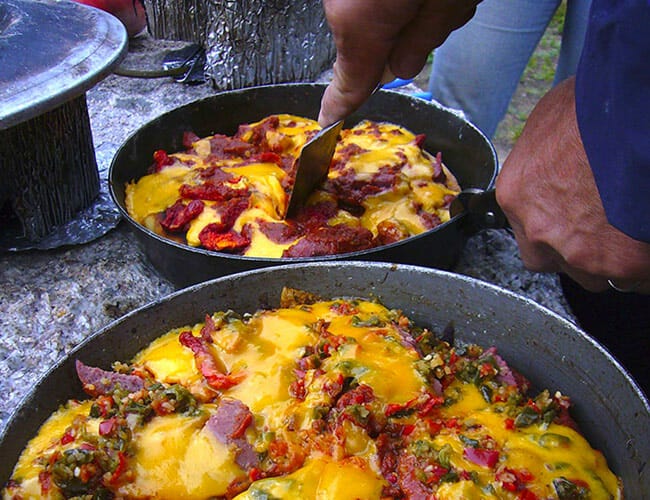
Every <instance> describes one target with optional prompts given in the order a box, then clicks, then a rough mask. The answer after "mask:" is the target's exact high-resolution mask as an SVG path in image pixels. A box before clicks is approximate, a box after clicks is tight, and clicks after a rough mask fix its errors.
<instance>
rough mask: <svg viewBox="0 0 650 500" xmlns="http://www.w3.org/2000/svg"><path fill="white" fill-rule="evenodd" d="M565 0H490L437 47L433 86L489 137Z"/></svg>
mask: <svg viewBox="0 0 650 500" xmlns="http://www.w3.org/2000/svg"><path fill="white" fill-rule="evenodd" d="M560 1H561V0H484V1H483V2H482V3H480V4H479V6H478V8H477V11H476V14H475V16H474V17H473V18H472V20H471V21H470V22H469V23H468V24H466V25H465V26H463V27H462V28H460V29H459V30H456V31H454V32H453V33H452V34H451V35H450V36H449V38H448V39H447V40H446V41H445V43H444V44H442V46H441V47H439V48H438V49H436V51H435V53H434V57H433V68H432V71H431V79H430V83H429V91H430V92H431V94H432V96H433V99H435V100H437V101H439V102H440V103H441V104H443V105H445V106H448V107H451V108H456V109H460V110H462V111H463V112H464V113H465V115H466V116H467V118H468V119H469V120H470V121H471V122H473V123H474V124H475V125H476V126H477V127H478V128H480V129H481V130H482V131H483V133H485V134H486V135H487V136H488V137H492V136H493V135H494V132H495V131H496V128H497V125H498V124H499V122H500V121H501V119H502V118H503V116H504V115H505V113H506V111H507V109H508V104H509V103H510V99H511V98H512V95H513V94H514V91H515V89H516V88H517V84H518V83H519V79H520V77H521V74H522V73H523V71H524V69H525V68H526V64H527V63H528V60H529V59H530V56H531V55H532V53H533V51H534V50H535V47H536V46H537V44H538V43H539V40H540V38H541V37H542V35H543V34H544V31H545V30H546V27H547V26H548V24H549V21H550V20H551V18H552V16H553V13H554V12H555V10H556V9H557V7H558V6H559V4H560Z"/></svg>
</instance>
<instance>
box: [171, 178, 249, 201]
mask: <svg viewBox="0 0 650 500" xmlns="http://www.w3.org/2000/svg"><path fill="white" fill-rule="evenodd" d="M178 192H179V193H180V195H181V197H182V198H189V199H192V200H210V201H226V200H231V199H233V198H244V197H246V196H248V194H249V190H248V188H242V189H234V188H231V187H230V186H226V185H225V184H216V183H212V182H210V181H206V182H204V183H203V184H197V185H194V186H190V185H189V184H183V185H181V187H180V189H179V190H178Z"/></svg>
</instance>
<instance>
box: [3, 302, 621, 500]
mask: <svg viewBox="0 0 650 500" xmlns="http://www.w3.org/2000/svg"><path fill="white" fill-rule="evenodd" d="M341 305H343V306H344V307H343V308H341ZM211 320H212V322H213V323H214V324H215V325H217V326H215V330H214V332H212V333H210V335H211V338H212V342H210V343H207V344H205V345H206V346H207V347H206V348H207V350H208V352H209V355H210V356H211V357H212V359H213V360H214V362H215V364H216V366H217V367H218V369H219V370H221V371H223V372H224V373H228V374H235V375H243V379H242V380H241V381H240V382H239V383H238V384H236V385H234V386H232V387H230V388H226V389H223V390H221V391H217V390H215V389H211V388H209V387H208V385H207V383H206V381H205V379H204V378H203V376H202V374H201V372H200V370H199V367H198V366H197V360H196V359H197V358H196V357H195V355H194V354H193V352H192V350H191V349H189V348H188V347H185V346H183V345H181V343H180V342H179V335H180V334H181V333H182V332H187V331H189V332H191V334H192V335H194V336H195V337H201V336H202V335H206V331H208V330H204V326H205V323H197V324H195V325H192V326H186V327H183V328H177V329H174V330H171V331H170V332H169V333H167V334H165V335H163V336H161V337H160V338H158V339H156V340H154V341H153V342H152V343H151V344H150V345H149V346H148V347H146V348H145V349H143V350H142V351H141V352H140V353H139V354H138V355H137V356H136V357H135V358H134V360H133V362H132V365H133V366H135V367H137V368H139V369H140V370H142V371H146V372H147V373H149V374H151V375H152V376H153V378H154V379H155V380H157V381H159V382H161V383H165V384H181V385H183V386H185V387H187V388H188V389H189V390H190V391H191V392H192V393H194V394H196V395H197V397H199V399H200V400H201V401H204V402H203V403H202V404H200V406H199V408H200V411H199V412H198V413H193V414H187V415H184V414H176V413H172V414H166V415H158V416H153V418H150V419H149V420H148V421H147V422H146V424H145V425H142V426H136V427H134V428H133V440H132V444H131V446H130V448H129V452H128V454H129V458H128V470H129V476H128V478H130V479H128V480H125V481H123V482H121V483H120V484H119V485H118V486H116V489H115V493H116V494H117V495H118V496H120V495H121V496H123V497H125V498H157V499H177V498H183V499H207V498H211V497H215V496H221V495H228V494H229V492H230V489H229V488H230V487H231V486H232V485H233V484H237V483H238V482H242V481H244V482H245V481H246V478H247V477H248V476H247V474H249V472H250V471H246V470H243V469H242V468H241V467H240V466H239V465H238V464H237V462H236V453H237V448H236V447H234V446H231V445H228V444H225V443H223V442H221V441H220V440H219V439H218V438H217V437H216V435H215V434H214V433H213V432H212V431H210V429H209V427H208V426H206V425H205V424H206V422H207V421H208V419H209V418H210V417H211V415H214V414H215V412H216V411H217V410H218V405H219V400H220V398H223V397H225V398H229V399H236V400H239V401H241V402H242V403H243V404H244V405H246V406H247V407H248V408H249V409H250V412H251V413H252V420H251V422H250V425H249V426H248V427H246V428H245V434H243V435H244V436H245V439H246V440H247V441H248V443H249V444H250V446H252V447H253V449H254V450H255V451H256V452H258V453H259V454H260V456H265V455H266V454H267V453H269V441H270V440H274V439H279V440H280V442H283V443H287V445H288V447H290V448H291V447H293V449H294V450H300V452H302V453H305V456H304V457H303V458H304V463H302V465H300V464H298V465H297V466H295V467H294V468H292V469H290V471H289V473H285V474H280V475H276V476H273V477H267V478H264V479H258V480H255V481H252V483H251V484H250V486H249V487H248V489H247V490H246V491H244V492H242V493H240V494H239V495H238V496H237V497H236V498H237V499H239V500H245V499H251V500H252V499H256V498H287V499H289V498H291V499H293V498H305V499H325V500H328V499H336V500H340V499H348V498H349V499H358V498H359V499H361V498H362V499H369V500H370V499H380V498H382V495H383V494H384V488H385V487H386V486H387V485H388V481H387V479H386V478H384V477H383V476H382V472H381V471H382V466H381V458H380V455H381V454H380V447H379V445H378V442H377V441H376V438H375V437H373V434H372V433H371V432H370V431H369V430H368V429H367V428H366V427H364V425H362V423H361V422H360V421H358V420H355V418H354V417H352V418H342V419H341V420H338V421H337V424H336V430H335V431H333V432H329V431H327V432H325V433H324V434H319V432H317V431H314V425H316V424H317V420H319V419H320V418H321V417H320V416H318V412H319V409H320V408H323V407H328V408H331V411H333V412H334V414H335V415H336V414H337V413H336V412H340V415H343V413H344V412H345V411H348V410H349V411H352V413H351V414H350V415H355V414H356V415H357V416H359V418H362V419H363V415H364V412H366V413H365V414H366V416H367V415H368V414H369V413H370V412H377V413H376V415H377V417H376V418H378V422H381V421H384V420H386V417H384V415H387V413H385V412H386V410H387V408H388V407H389V405H398V406H403V407H406V408H408V407H409V405H411V404H412V403H413V401H416V400H419V399H421V398H423V397H425V396H426V395H430V394H431V393H432V391H433V389H432V388H431V387H430V386H429V384H428V383H427V380H426V378H425V377H424V375H422V374H421V372H420V371H419V369H418V368H417V367H418V363H419V362H420V361H421V358H420V356H419V355H418V353H417V351H416V350H415V349H414V348H413V347H411V346H410V345H409V344H408V343H407V342H405V341H404V339H403V338H402V337H401V335H402V333H401V331H400V329H399V328H398V326H397V324H396V323H395V317H394V315H393V314H392V313H391V311H389V310H387V309H386V308H385V307H383V306H382V305H380V304H377V303H374V302H369V301H354V302H352V303H348V302H343V303H342V302H341V301H324V302H317V303H315V304H313V305H309V306H302V307H293V308H281V309H276V310H269V311H260V312H258V313H256V314H255V315H253V316H252V317H250V318H246V319H238V318H235V317H233V316H232V315H227V314H223V313H216V314H215V315H213V316H212V318H211ZM202 338H203V337H202ZM324 343H325V344H327V345H330V347H329V348H328V350H326V351H322V352H325V353H326V354H324V355H323V356H322V359H321V360H320V364H317V365H306V366H303V367H302V368H300V369H298V364H297V361H298V360H300V359H302V358H303V357H304V356H305V355H309V353H315V352H317V350H316V346H319V347H318V349H324V347H323V345H324ZM332 346H333V347H332ZM310 349H311V350H310ZM319 352H320V351H319ZM345 380H352V381H354V387H358V388H361V387H368V388H369V389H368V390H369V391H370V394H371V395H372V397H371V399H370V400H369V401H367V405H366V406H364V404H362V403H361V402H359V401H357V402H356V403H354V402H353V404H350V405H349V406H346V405H343V406H341V407H340V408H339V402H337V399H336V398H337V397H338V396H337V390H332V389H331V387H332V386H333V385H335V384H339V386H338V387H339V389H338V390H342V384H343V381H345ZM298 381H301V383H302V388H303V390H304V393H303V394H302V395H300V396H297V395H296V390H297V389H296V383H297V382H298ZM353 390H354V389H353ZM444 396H445V398H446V399H447V402H446V403H445V404H444V405H441V406H439V407H438V408H437V409H436V410H435V412H434V413H433V416H431V415H429V414H425V415H420V414H418V412H417V411H416V412H411V413H409V412H407V413H405V414H404V415H403V416H397V417H395V418H396V420H395V423H396V424H399V425H404V426H405V427H404V429H406V428H408V429H410V430H409V431H408V432H405V433H404V438H405V439H407V442H409V443H411V444H412V443H425V444H426V446H424V445H422V446H424V448H431V449H433V450H434V453H435V454H442V451H441V450H443V449H444V450H446V452H445V453H446V460H447V462H448V465H447V466H451V467H452V469H453V470H455V471H462V472H463V474H465V476H463V477H459V478H458V480H456V481H452V482H448V481H442V482H440V483H439V484H438V485H437V487H436V490H435V491H434V493H435V497H436V498H438V499H440V500H454V499H456V500H460V499H465V500H467V499H474V498H476V499H501V498H505V499H510V498H512V499H514V498H515V495H514V494H513V493H512V492H511V491H509V490H508V489H507V488H504V487H503V484H502V483H501V482H500V480H499V479H498V471H499V470H502V469H503V468H508V469H509V470H516V471H526V473H528V474H530V476H531V477H532V478H534V481H532V482H530V483H529V484H527V485H526V486H527V487H528V489H529V491H530V492H532V493H534V494H536V495H537V496H538V497H539V498H555V492H554V490H553V486H552V482H553V480H554V479H557V478H570V479H572V480H573V479H579V480H580V481H582V482H583V483H584V484H587V485H588V486H589V490H590V492H591V497H590V498H593V499H601V498H602V499H609V498H621V492H620V489H619V486H618V479H617V478H616V476H615V475H614V474H613V473H612V472H611V471H610V470H609V469H608V468H607V464H606V462H605V459H604V457H603V456H602V454H600V453H599V452H598V451H595V450H593V449H592V448H591V446H590V445H589V443H587V441H586V440H585V439H584V438H583V437H582V436H581V435H580V434H578V433H577V432H576V431H574V430H572V429H570V428H568V427H564V426H560V425H557V424H549V425H541V424H537V425H530V426H528V427H524V428H513V426H512V425H510V424H508V419H509V414H508V411H506V410H507V408H506V406H504V404H503V403H498V404H490V403H488V402H486V401H485V399H483V397H482V396H481V393H480V392H479V390H478V389H477V387H476V386H474V385H473V384H467V383H462V382H461V381H460V380H458V379H455V380H454V381H453V382H452V383H451V384H450V385H448V387H446V389H445V392H444ZM338 401H340V400H338ZM91 403H92V402H91V401H87V402H84V403H81V404H78V403H70V404H69V405H68V406H67V407H65V408H62V409H61V410H59V411H58V412H56V413H54V414H53V415H52V417H51V418H50V419H49V420H48V421H47V422H46V423H45V424H44V425H43V426H42V427H41V429H40V430H39V433H38V435H37V436H36V437H35V438H34V439H32V440H31V441H30V443H29V444H28V446H27V448H26V450H25V451H24V453H23V454H22V455H21V458H20V460H19V462H18V464H17V465H16V468H15V470H14V474H13V476H12V479H14V480H15V481H18V482H19V487H20V490H19V493H20V494H21V495H22V496H23V498H30V497H31V498H36V497H39V496H40V488H41V485H40V482H39V473H40V472H41V471H42V470H43V464H44V463H47V461H48V457H49V456H51V455H52V454H53V453H61V452H63V451H65V450H66V449H70V448H72V447H74V446H75V444H74V442H73V443H69V442H65V443H64V442H63V441H62V439H61V436H62V435H63V434H64V433H66V431H67V430H68V429H69V428H70V426H71V425H72V424H73V422H76V423H77V424H76V425H78V424H79V422H81V425H82V427H83V429H84V432H85V433H86V434H87V435H89V436H95V439H96V438H97V437H98V436H99V429H100V423H99V422H100V419H97V418H89V417H88V416H87V415H88V412H89V410H90V406H91ZM333 407H336V409H334V408H333ZM355 411H356V413H355ZM429 418H433V419H434V420H436V421H439V422H443V423H445V422H446V423H449V425H447V424H444V425H441V426H440V428H439V429H438V430H436V431H435V432H434V433H433V434H432V432H431V427H430V426H429V423H427V419H429ZM320 422H321V423H322V421H320ZM452 423H453V424H452ZM395 429H399V427H396V428H395ZM391 432H393V433H395V432H398V431H396V430H393V431H391ZM398 435H399V433H398V434H393V438H395V436H398ZM468 440H469V441H470V442H471V441H475V442H485V440H488V441H489V442H491V443H492V444H491V445H490V446H492V447H493V448H494V449H495V450H498V452H499V458H498V462H497V463H496V464H494V465H492V466H488V465H481V464H479V463H476V462H475V461H473V460H471V459H470V458H468V456H467V455H466V454H465V452H466V449H467V446H468ZM405 449H408V448H405ZM399 453H402V452H399ZM287 456H289V455H287ZM416 456H417V455H416ZM441 463H442V462H441ZM495 474H496V478H497V479H495ZM416 477H417V476H416ZM468 477H471V480H470V479H468ZM487 485H489V488H488V487H487ZM4 498H10V496H9V494H8V493H7V492H6V491H5V493H4ZM46 498H60V497H59V496H58V493H57V490H56V488H52V491H51V492H50V494H49V496H48V497H46Z"/></svg>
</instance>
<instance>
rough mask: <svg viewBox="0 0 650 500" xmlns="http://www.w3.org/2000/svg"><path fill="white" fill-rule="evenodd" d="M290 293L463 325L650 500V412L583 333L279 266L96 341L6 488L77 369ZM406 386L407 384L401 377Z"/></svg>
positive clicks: (444, 281) (149, 314) (520, 306)
mask: <svg viewBox="0 0 650 500" xmlns="http://www.w3.org/2000/svg"><path fill="white" fill-rule="evenodd" d="M283 286H290V287H295V288H302V289H304V290H308V291H311V292H315V293H318V294H321V295H322V296H324V297H337V296H364V297H369V296H374V297H378V298H379V299H380V300H381V301H382V302H383V303H384V304H385V305H387V306H389V307H393V308H399V309H402V310H403V311H404V312H405V313H406V314H407V315H408V316H410V317H411V318H412V319H414V320H415V321H416V322H417V323H418V324H420V325H422V326H427V327H430V328H433V329H434V331H437V332H441V331H442V329H443V328H444V327H445V326H446V325H447V324H448V322H449V321H452V322H453V323H454V325H455V330H456V339H457V341H459V342H473V343H478V344H480V345H483V346H486V347H487V346H496V347H497V348H498V349H499V351H500V353H501V354H502V355H503V356H504V358H505V359H506V360H509V362H510V364H511V365H512V366H513V368H516V369H518V370H519V371H521V372H522V373H524V374H525V375H526V376H528V377H529V379H530V380H531V381H532V382H533V383H534V384H535V385H536V386H537V387H539V388H543V387H546V388H549V389H552V390H560V391H561V392H562V393H563V394H566V395H569V396H571V398H572V400H573V402H574V408H573V410H572V414H573V416H574V418H575V419H576V421H577V422H578V423H579V425H580V427H581V429H582V430H583V432H584V434H585V435H586V437H587V438H588V439H589V441H590V442H591V443H592V445H593V446H594V447H595V448H597V449H599V450H601V451H602V452H603V453H604V455H605V457H606V458H607V460H608V463H609V465H610V468H611V469H612V470H613V471H614V472H615V473H616V474H618V475H619V476H620V477H621V478H622V480H623V484H624V487H625V493H626V498H628V499H631V500H632V499H633V500H637V499H642V498H648V496H647V495H648V492H650V467H646V465H647V461H648V459H649V458H650V440H649V439H648V429H650V406H649V405H648V401H647V399H646V398H645V396H644V395H643V394H642V392H641V391H640V390H639V388H638V387H637V386H636V385H635V383H634V382H633V381H632V379H631V378H630V377H629V376H628V375H627V374H626V372H625V371H624V369H623V368H622V367H621V365H620V364H619V363H618V362H617V361H615V360H614V359H613V358H612V357H611V356H610V355H609V354H608V353H607V352H606V351H605V350H604V349H603V348H602V347H600V346H599V345H598V344H596V343H595V342H594V341H593V340H592V339H591V338H590V337H588V336H587V335H585V334H584V333H583V332H582V331H580V330H579V329H577V328H576V327H575V326H574V325H573V324H571V323H569V322H568V321H566V320H564V319H562V318H561V317H559V316H557V315H556V314H554V313H552V312H550V311H549V310H547V309H545V308H543V307H541V306H539V305H537V304H536V303H534V302H532V301H530V300H528V299H525V298H523V297H520V296H518V295H515V294H513V293H511V292H508V291H506V290H503V289H501V288H498V287H496V286H493V285H489V284H486V283H483V282H481V281H478V280H475V279H472V278H468V277H463V276H459V275H455V274H451V273H448V272H446V271H440V270H434V269H428V268H423V267H416V266H410V265H401V264H389V263H377V262H325V263H307V264H297V265H284V266H278V267H269V268H265V269H259V270H255V271H247V272H243V273H239V274H236V275H232V276H225V277H222V278H218V279H216V280H213V281H211V282H207V283H203V284H199V285H195V286H193V287H190V288H187V289H186V290H183V291H180V292H177V293H174V294H172V295H170V296H168V297H166V298H164V299H162V300H159V301H158V302H155V303H153V304H151V305H149V306H145V307H144V308H141V309H139V310H137V311H134V312H132V313H130V314H128V315H127V316H125V317H123V318H121V319H120V320H118V321H116V322H114V323H113V324H111V325H109V326H108V327H106V328H105V329H103V330H101V331H100V332H98V333H96V334H95V335H93V336H91V337H89V338H88V339H87V340H86V341H84V342H83V343H82V344H81V345H80V346H78V347H77V348H76V349H75V350H74V351H73V352H71V353H70V354H69V355H68V356H67V357H66V358H65V359H63V360H62V361H61V362H60V363H59V364H58V365H57V366H56V367H55V368H54V369H52V371H50V372H49V374H47V375H46V376H45V377H44V378H43V379H41V381H40V382H38V384H37V385H36V386H35V387H34V389H33V390H32V391H31V393H30V394H29V395H28V396H27V398H26V399H25V400H24V401H23V403H22V405H21V406H20V407H19V408H18V409H17V411H16V412H15V413H14V414H13V415H12V417H11V419H10V420H9V424H8V427H7V428H6V430H5V433H4V434H3V435H2V436H0V457H2V460H0V484H4V482H5V481H6V480H7V479H8V477H9V476H10V473H11V470H12V468H13V465H14V464H15V462H16V459H17V457H18V455H19V453H20V451H21V450H22V449H23V447H24V446H25V445H26V443H27V441H28V439H29V438H30V437H31V436H33V435H34V434H35V433H36V431H37V429H38V427H39V426H40V425H41V424H42V422H43V421H44V419H45V418H46V417H47V416H48V415H49V414H50V413H51V412H52V411H53V410H55V409H56V408H57V407H58V405H59V404H61V403H62V402H64V401H65V400H67V399H69V398H80V397H83V394H82V392H81V389H80V386H81V384H80V383H79V382H78V380H77V377H76V375H75V369H74V361H75V359H79V360H82V361H83V362H84V363H87V364H89V365H94V366H100V367H102V368H105V369H108V368H109V367H110V366H111V363H112V362H113V361H115V360H123V361H127V360H129V359H131V358H132V357H133V355H134V354H135V353H136V352H137V351H138V350H140V349H142V348H143V347H145V346H146V345H147V344H148V343H149V342H150V341H151V340H153V339H154V338H156V337H158V336H159V335H161V334H163V333H165V332H166V331H168V330H169V329H171V328H172V327H180V326H184V325H191V324H194V323H197V322H199V321H202V320H203V318H204V317H205V314H206V313H210V312H213V311H216V310H225V309H233V310H235V311H237V312H239V313H245V312H253V311H254V310H256V309H258V308H260V307H269V306H270V307H273V306H277V305H278V303H279V296H280V290H281V289H282V287H283ZM395 376H396V377H399V373H396V374H395Z"/></svg>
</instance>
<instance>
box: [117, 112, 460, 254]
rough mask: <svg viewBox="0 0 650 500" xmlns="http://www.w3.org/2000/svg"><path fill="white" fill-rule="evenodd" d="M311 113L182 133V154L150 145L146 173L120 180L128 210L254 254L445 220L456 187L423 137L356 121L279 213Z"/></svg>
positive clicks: (178, 236) (396, 237)
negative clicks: (217, 131) (291, 210)
mask: <svg viewBox="0 0 650 500" xmlns="http://www.w3.org/2000/svg"><path fill="white" fill-rule="evenodd" d="M319 130H320V127H319V126H318V123H317V122H315V121H314V120H310V119H307V118H301V117H298V116H293V115H286V114H283V115H272V116H269V117H267V118H265V119H263V120H261V121H259V122H257V123H253V124H247V125H241V126H240V127H239V130H238V131H237V133H236V134H235V135H234V136H224V135H212V136H210V137H205V138H202V139H200V138H199V137H197V136H196V135H194V134H191V133H186V134H185V136H184V141H183V142H184V146H185V147H186V148H187V149H186V150H185V151H184V152H178V153H172V154H168V153H167V152H165V151H163V150H158V151H156V152H155V153H154V163H153V165H152V166H151V168H150V173H149V174H148V175H145V176H143V177H141V178H140V179H138V180H137V181H133V182H130V183H128V184H127V186H126V198H125V205H126V209H127V211H128V213H129V215H130V216H131V217H132V218H133V219H134V220H135V221H136V222H138V223H139V224H142V225H143V226H145V227H147V228H148V229H150V230H151V231H154V232H155V233H156V234H159V235H162V236H165V237H167V238H171V239H173V240H175V241H177V242H180V243H186V244H188V245H190V246H193V247H201V248H205V249H208V250H214V251H219V252H229V253H234V254H239V255H247V256H252V257H269V258H282V257H309V256H319V255H331V254H341V253H347V252H353V251H359V250H365V249H368V248H373V247H376V246H380V245H386V244H389V243H393V242H395V241H400V240H403V239H405V238H408V237H409V236H413V235H416V234H420V233H422V232H424V231H427V230H429V229H432V228H434V227H436V226H437V225H439V224H441V223H443V222H446V221H447V220H449V204H450V203H451V201H452V200H453V199H454V198H455V196H456V195H457V194H458V192H459V191H460V188H459V186H458V184H457V182H456V180H455V178H454V177H453V175H452V174H451V172H449V170H448V169H447V168H446V167H445V166H444V165H443V163H442V159H441V154H440V153H438V154H437V155H436V156H435V157H434V156H432V155H431V154H429V153H427V152H426V151H424V150H423V149H422V144H423V143H424V136H423V135H414V134H413V133H411V132H410V131H408V130H406V129H404V128H403V127H400V126H397V125H393V124H390V123H376V122H370V121H364V122H361V123H359V124H358V125H356V126H355V127H354V128H351V129H344V130H343V131H342V132H341V134H340V137H339V141H338V143H337V147H336V150H335V152H334V157H333V159H332V162H331V164H330V169H329V173H328V177H327V179H326V180H325V181H324V182H323V183H322V184H321V185H320V187H318V188H317V189H316V190H315V191H314V192H313V193H312V195H311V196H310V198H309V199H308V200H307V202H306V204H305V206H304V207H302V208H301V209H300V210H299V211H298V212H296V214H294V215H292V217H291V218H285V214H286V211H287V206H288V202H289V193H290V192H291V189H292V186H293V182H294V179H295V165H296V159H297V158H298V156H299V154H300V152H301V150H302V147H303V146H304V145H305V143H306V142H307V141H308V140H309V139H310V138H312V137H313V136H314V135H315V134H316V133H317V132H318V131H319Z"/></svg>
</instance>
